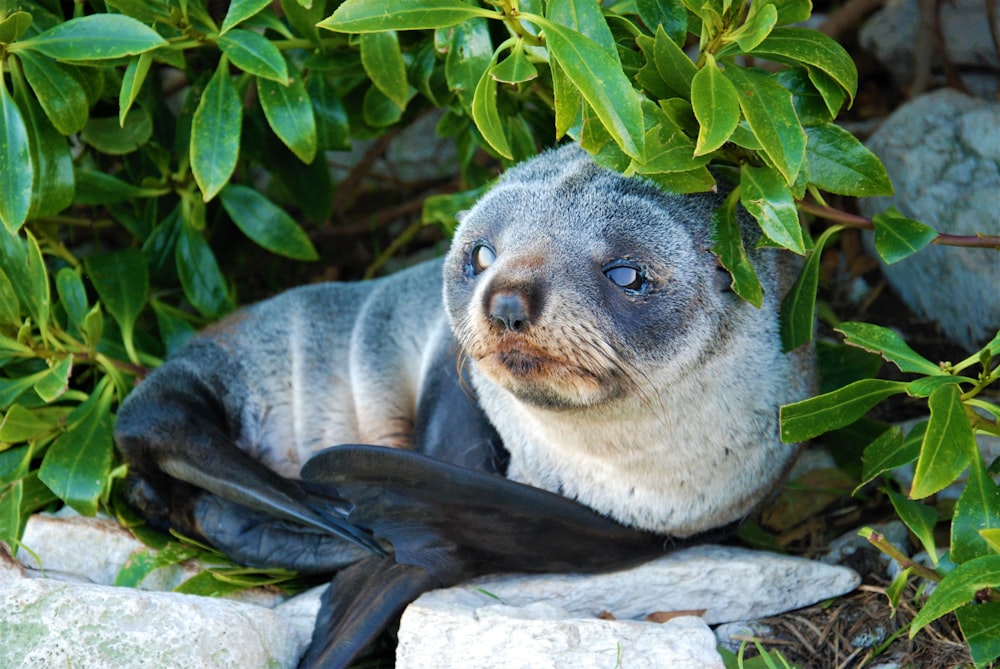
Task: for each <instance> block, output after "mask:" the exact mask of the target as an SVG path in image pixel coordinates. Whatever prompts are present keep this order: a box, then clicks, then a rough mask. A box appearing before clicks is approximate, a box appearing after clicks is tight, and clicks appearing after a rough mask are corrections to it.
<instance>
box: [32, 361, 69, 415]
mask: <svg viewBox="0 0 1000 669" xmlns="http://www.w3.org/2000/svg"><path fill="white" fill-rule="evenodd" d="M72 372H73V357H72V356H69V355H67V356H64V357H62V358H61V359H59V360H58V362H56V363H55V364H54V365H53V366H52V367H50V368H49V371H48V373H47V374H45V375H44V376H43V377H42V378H40V379H38V380H37V381H35V383H34V385H32V389H33V390H34V391H35V393H37V394H38V396H39V397H40V398H41V399H42V401H43V402H45V403H46V404H49V403H52V402H55V401H56V400H57V399H59V398H60V397H61V396H62V395H63V393H65V392H66V391H67V390H68V389H69V377H70V375H71V374H72Z"/></svg>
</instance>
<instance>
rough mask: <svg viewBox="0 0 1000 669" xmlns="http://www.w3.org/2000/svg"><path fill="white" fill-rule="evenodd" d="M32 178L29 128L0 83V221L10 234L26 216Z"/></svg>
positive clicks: (18, 227)
mask: <svg viewBox="0 0 1000 669" xmlns="http://www.w3.org/2000/svg"><path fill="white" fill-rule="evenodd" d="M33 178H34V166H33V165H32V164H31V149H30V147H29V145H28V128H27V126H26V125H25V123H24V118H23V117H22V116H21V112H20V111H19V110H18V108H17V105H16V104H14V100H13V98H11V97H10V94H9V93H7V86H6V84H4V83H3V82H2V81H0V219H2V220H3V224H4V226H6V228H7V232H8V233H9V234H11V235H14V234H16V233H17V231H18V230H20V229H21V226H22V225H23V224H24V221H25V219H26V218H27V217H28V209H29V208H30V207H31V183H32V179H33Z"/></svg>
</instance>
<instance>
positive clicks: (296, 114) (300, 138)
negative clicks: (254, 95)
mask: <svg viewBox="0 0 1000 669" xmlns="http://www.w3.org/2000/svg"><path fill="white" fill-rule="evenodd" d="M257 88H258V89H259V91H260V105H261V107H263V108H264V116H266V117H267V122H268V124H269V125H270V126H271V130H274V134H276V135H277V136H278V138H279V139H280V140H281V141H282V142H283V143H284V144H285V146H287V147H288V148H289V149H291V150H292V153H294V154H295V155H296V156H298V159H299V160H301V161H302V162H304V163H307V164H308V163H311V162H312V161H313V159H314V158H315V157H316V119H315V118H314V117H313V110H312V102H310V100H309V93H308V92H307V91H306V86H305V84H303V83H302V78H301V77H299V75H298V73H293V75H292V80H291V82H290V83H289V84H288V86H282V85H281V84H278V83H276V82H274V81H271V80H269V79H259V80H258V81H257Z"/></svg>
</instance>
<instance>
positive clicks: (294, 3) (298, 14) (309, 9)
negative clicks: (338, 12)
mask: <svg viewBox="0 0 1000 669" xmlns="http://www.w3.org/2000/svg"><path fill="white" fill-rule="evenodd" d="M311 5H312V6H306V3H301V2H299V1H298V0H281V11H282V14H284V20H285V21H286V22H287V23H288V25H290V26H291V27H292V28H293V29H294V30H295V32H297V33H298V34H299V35H302V36H303V37H308V38H309V40H310V41H312V42H313V43H314V44H315V45H316V46H320V44H321V42H320V35H319V30H318V28H317V26H316V24H317V23H319V22H320V20H322V19H324V18H326V16H327V14H328V11H327V9H326V5H327V3H326V2H313V3H311Z"/></svg>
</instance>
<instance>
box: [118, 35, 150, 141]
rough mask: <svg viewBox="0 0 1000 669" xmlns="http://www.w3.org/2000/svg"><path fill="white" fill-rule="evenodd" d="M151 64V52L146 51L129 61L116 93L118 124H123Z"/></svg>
mask: <svg viewBox="0 0 1000 669" xmlns="http://www.w3.org/2000/svg"><path fill="white" fill-rule="evenodd" d="M152 64H153V54H152V53H150V52H148V51H147V52H146V53H144V54H142V55H141V56H139V57H138V58H136V59H134V60H131V61H129V64H128V66H127V67H126V68H125V74H124V76H122V87H121V91H120V92H119V94H118V125H120V126H123V127H124V125H125V119H126V117H127V116H128V112H129V110H130V109H131V108H132V104H133V103H134V102H135V99H136V98H137V97H139V91H140V90H141V89H142V84H143V82H145V81H146V75H148V74H149V66H150V65H152Z"/></svg>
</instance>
